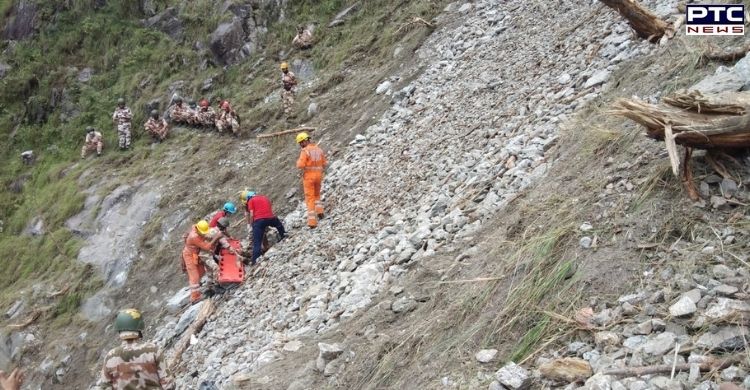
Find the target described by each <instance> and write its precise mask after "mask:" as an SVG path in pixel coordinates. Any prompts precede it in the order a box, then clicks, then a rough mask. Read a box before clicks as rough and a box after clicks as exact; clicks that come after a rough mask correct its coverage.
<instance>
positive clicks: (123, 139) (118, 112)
mask: <svg viewBox="0 0 750 390" xmlns="http://www.w3.org/2000/svg"><path fill="white" fill-rule="evenodd" d="M132 119H133V113H132V112H130V109H129V108H128V107H127V106H125V99H123V98H119V99H117V108H116V109H115V112H114V114H112V121H113V122H114V123H115V124H116V125H117V140H118V144H119V146H120V149H121V150H125V149H128V148H129V147H130V121H131V120H132Z"/></svg>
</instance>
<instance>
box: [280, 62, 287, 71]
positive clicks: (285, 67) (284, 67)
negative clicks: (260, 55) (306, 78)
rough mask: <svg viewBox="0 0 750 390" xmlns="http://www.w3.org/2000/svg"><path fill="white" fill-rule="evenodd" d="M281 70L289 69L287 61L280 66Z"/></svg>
mask: <svg viewBox="0 0 750 390" xmlns="http://www.w3.org/2000/svg"><path fill="white" fill-rule="evenodd" d="M279 68H281V70H287V69H289V64H287V63H286V61H284V62H282V63H281V65H279Z"/></svg>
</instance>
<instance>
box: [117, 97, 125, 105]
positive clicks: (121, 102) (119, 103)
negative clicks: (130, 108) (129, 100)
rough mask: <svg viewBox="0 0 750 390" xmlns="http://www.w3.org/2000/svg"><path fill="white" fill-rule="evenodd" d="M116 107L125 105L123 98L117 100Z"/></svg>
mask: <svg viewBox="0 0 750 390" xmlns="http://www.w3.org/2000/svg"><path fill="white" fill-rule="evenodd" d="M117 105H118V106H124V105H125V99H123V98H119V99H117Z"/></svg>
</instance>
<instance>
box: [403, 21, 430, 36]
mask: <svg viewBox="0 0 750 390" xmlns="http://www.w3.org/2000/svg"><path fill="white" fill-rule="evenodd" d="M420 25H421V26H425V27H428V28H433V27H434V26H433V25H432V23H430V22H428V21H426V20H424V19H422V18H419V17H415V18H413V19H412V20H411V21H409V22H406V23H404V24H402V25H401V26H400V27H399V28H398V30H396V34H401V33H402V32H407V31H411V30H413V29H414V28H415V27H417V26H420Z"/></svg>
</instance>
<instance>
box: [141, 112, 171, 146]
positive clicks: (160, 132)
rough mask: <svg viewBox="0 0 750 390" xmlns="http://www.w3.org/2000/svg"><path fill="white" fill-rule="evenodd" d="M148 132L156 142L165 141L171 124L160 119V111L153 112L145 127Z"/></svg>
mask: <svg viewBox="0 0 750 390" xmlns="http://www.w3.org/2000/svg"><path fill="white" fill-rule="evenodd" d="M144 127H145V128H146V131H148V133H149V134H151V136H152V137H154V140H155V141H156V142H161V141H164V138H167V133H168V132H169V124H167V121H165V120H164V119H163V118H159V111H156V110H152V111H151V117H150V118H148V120H147V121H146V124H145V125H144Z"/></svg>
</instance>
